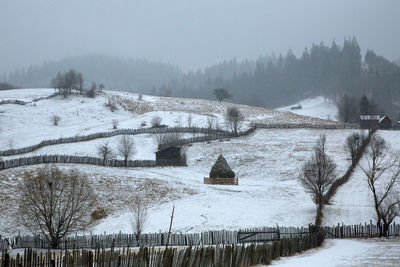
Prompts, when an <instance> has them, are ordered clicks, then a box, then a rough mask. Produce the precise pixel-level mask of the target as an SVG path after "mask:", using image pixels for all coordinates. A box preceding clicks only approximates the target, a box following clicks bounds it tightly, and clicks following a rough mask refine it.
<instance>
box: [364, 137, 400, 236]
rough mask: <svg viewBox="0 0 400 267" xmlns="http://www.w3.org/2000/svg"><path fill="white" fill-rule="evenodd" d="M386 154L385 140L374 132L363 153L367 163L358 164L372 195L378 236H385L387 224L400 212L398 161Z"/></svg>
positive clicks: (399, 164) (399, 170)
mask: <svg viewBox="0 0 400 267" xmlns="http://www.w3.org/2000/svg"><path fill="white" fill-rule="evenodd" d="M388 154H389V148H388V147H387V145H386V142H385V140H384V139H382V138H381V137H379V136H377V135H375V134H374V135H373V136H372V137H371V141H370V144H369V147H368V150H367V152H366V153H365V159H366V162H367V164H366V165H364V166H360V167H361V169H362V171H363V172H364V174H365V176H366V177H367V182H368V187H369V189H370V191H371V193H372V196H373V202H374V209H375V212H376V219H377V221H376V224H377V226H378V229H379V236H387V234H388V230H389V225H390V224H391V223H392V222H393V220H394V218H395V217H397V216H398V215H399V213H400V192H399V177H400V161H399V159H398V158H395V159H392V158H390V157H389V156H388Z"/></svg>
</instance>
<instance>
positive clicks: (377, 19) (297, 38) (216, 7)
mask: <svg viewBox="0 0 400 267" xmlns="http://www.w3.org/2000/svg"><path fill="white" fill-rule="evenodd" d="M399 11H400V1H398V0H390V1H389V0H387V1H386V0H385V1H379V0H376V1H368V0H354V1H351V0H335V1H322V0H309V1H300V0H299V1H295V0H290V1H289V0H277V1H272V0H242V1H239V0H159V1H157V0H142V1H136V0H135V1H134V0H126V1H123V0H0V72H4V71H10V70H13V69H15V68H17V67H18V68H19V67H27V66H28V65H31V64H41V63H42V62H43V61H44V60H49V59H59V58H62V57H65V56H74V55H81V54H86V53H100V54H108V55H114V56H119V57H123V58H125V57H133V58H145V59H149V60H153V61H163V62H170V63H173V64H178V65H180V66H181V67H182V68H183V69H195V68H198V67H204V66H206V65H209V64H212V63H216V62H219V61H222V60H224V59H231V58H233V57H236V58H237V59H239V60H240V59H243V58H249V59H256V58H257V57H258V56H259V55H261V54H263V55H268V54H271V53H272V52H274V53H275V54H279V53H286V51H287V49H288V48H291V49H293V51H294V52H295V54H298V55H299V54H300V53H301V52H302V51H303V49H304V48H305V47H306V46H310V45H311V44H312V43H313V42H320V41H323V42H324V43H326V44H331V42H332V40H333V39H335V40H336V41H337V43H339V44H342V42H343V38H344V37H345V36H353V35H354V36H356V37H357V40H358V41H359V43H360V46H361V48H362V49H363V52H365V51H366V49H373V50H375V51H376V52H377V54H380V55H384V56H386V57H388V58H389V59H390V60H394V59H399V58H400V49H399V48H400V14H399Z"/></svg>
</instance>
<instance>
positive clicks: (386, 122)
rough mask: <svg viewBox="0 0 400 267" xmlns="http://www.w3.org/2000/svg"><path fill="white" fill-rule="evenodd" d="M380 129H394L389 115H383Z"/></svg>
mask: <svg viewBox="0 0 400 267" xmlns="http://www.w3.org/2000/svg"><path fill="white" fill-rule="evenodd" d="M379 129H384V130H390V129H393V124H392V120H391V119H390V118H389V117H388V116H386V115H385V116H383V117H382V118H381V119H380V120H379Z"/></svg>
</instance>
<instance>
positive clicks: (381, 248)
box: [268, 238, 400, 267]
mask: <svg viewBox="0 0 400 267" xmlns="http://www.w3.org/2000/svg"><path fill="white" fill-rule="evenodd" d="M399 241H400V240H399V239H377V238H373V239H327V240H325V241H324V244H323V246H322V247H321V248H316V249H311V250H308V251H306V252H304V253H300V254H298V255H295V256H291V257H282V258H280V259H279V260H274V261H272V263H271V265H268V266H279V267H303V266H304V267H309V266H324V267H338V266H348V267H351V266H353V267H356V266H357V267H358V266H400V242H399Z"/></svg>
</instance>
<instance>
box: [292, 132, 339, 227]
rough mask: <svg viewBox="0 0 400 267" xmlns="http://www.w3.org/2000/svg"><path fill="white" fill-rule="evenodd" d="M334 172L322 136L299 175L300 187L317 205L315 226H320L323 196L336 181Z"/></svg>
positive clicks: (334, 165)
mask: <svg viewBox="0 0 400 267" xmlns="http://www.w3.org/2000/svg"><path fill="white" fill-rule="evenodd" d="M335 170H336V164H335V163H334V162H333V161H332V160H331V158H330V157H329V156H328V155H327V154H326V135H325V134H323V135H321V136H320V137H319V139H318V140H317V144H316V146H315V147H314V148H313V155H312V156H311V159H309V160H308V161H307V162H306V163H304V165H303V166H302V168H301V173H300V175H299V181H300V182H301V185H302V186H303V187H304V189H305V190H306V192H308V193H310V194H311V196H312V199H313V201H314V203H315V204H316V205H317V216H316V219H315V225H316V226H320V225H321V219H322V206H323V198H324V194H325V193H326V192H327V191H328V190H329V188H330V186H331V185H332V184H333V183H334V181H335V180H336V177H335Z"/></svg>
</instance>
